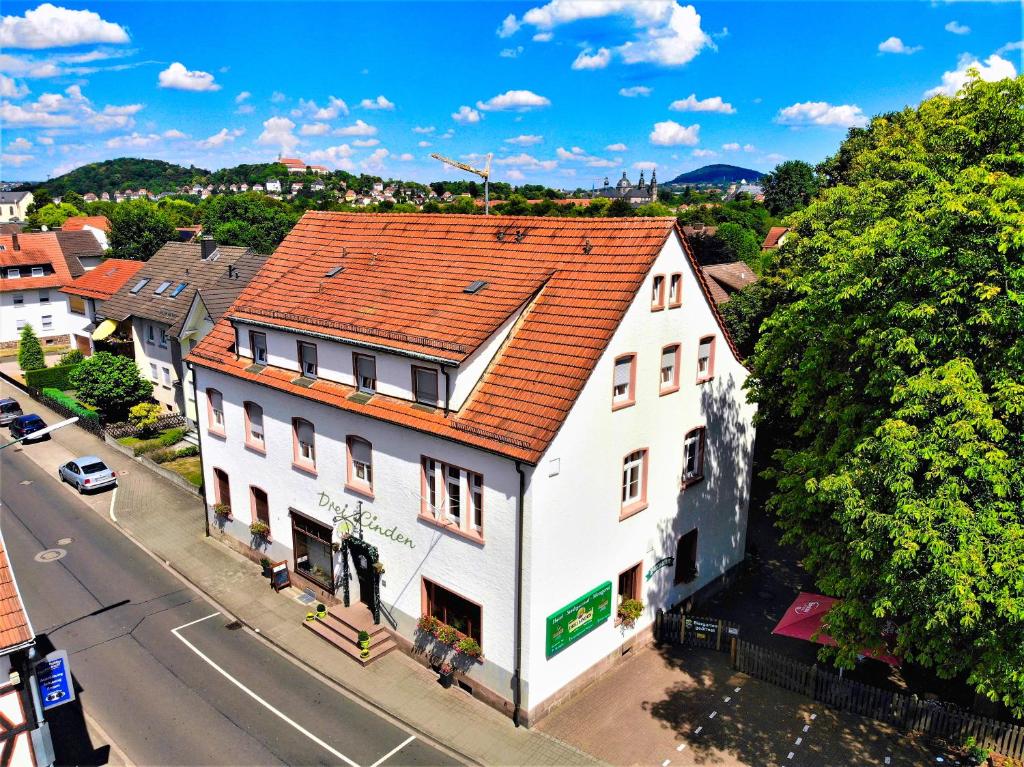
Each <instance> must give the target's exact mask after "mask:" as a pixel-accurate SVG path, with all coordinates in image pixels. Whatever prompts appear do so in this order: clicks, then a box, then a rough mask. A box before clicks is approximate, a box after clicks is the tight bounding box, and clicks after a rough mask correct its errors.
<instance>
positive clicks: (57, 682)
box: [36, 650, 75, 711]
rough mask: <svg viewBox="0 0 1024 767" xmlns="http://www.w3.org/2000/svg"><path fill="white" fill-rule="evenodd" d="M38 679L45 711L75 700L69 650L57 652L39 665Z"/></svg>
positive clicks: (37, 668)
mask: <svg viewBox="0 0 1024 767" xmlns="http://www.w3.org/2000/svg"><path fill="white" fill-rule="evenodd" d="M36 679H37V681H38V683H39V697H40V699H41V700H42V703H43V711H49V710H50V709H51V708H57V706H63V705H64V704H65V703H70V702H71V701H73V700H74V699H75V685H74V683H73V682H72V680H71V664H70V662H69V661H68V653H67V650H56V651H54V652H52V653H50V654H49V655H47V656H46V658H44V659H43V661H42V662H40V663H37V664H36Z"/></svg>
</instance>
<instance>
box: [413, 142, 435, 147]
mask: <svg viewBox="0 0 1024 767" xmlns="http://www.w3.org/2000/svg"><path fill="white" fill-rule="evenodd" d="M416 146H418V147H419V148H420V149H426V148H427V147H428V146H432V144H431V143H430V142H429V141H421V142H419V143H418V144H416Z"/></svg>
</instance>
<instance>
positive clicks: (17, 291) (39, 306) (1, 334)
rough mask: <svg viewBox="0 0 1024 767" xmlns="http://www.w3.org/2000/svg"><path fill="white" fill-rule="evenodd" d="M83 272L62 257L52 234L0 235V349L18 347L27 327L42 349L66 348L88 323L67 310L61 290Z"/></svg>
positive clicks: (74, 261)
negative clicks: (36, 337) (71, 339)
mask: <svg viewBox="0 0 1024 767" xmlns="http://www.w3.org/2000/svg"><path fill="white" fill-rule="evenodd" d="M72 266H73V267H74V273H73V272H72V268H71V267H72ZM84 271H85V270H84V269H83V268H82V266H81V264H80V263H79V262H78V261H77V260H76V259H69V258H68V257H67V256H66V254H65V252H64V251H63V249H62V248H61V244H60V242H59V240H58V238H57V233H55V232H32V233H28V234H25V233H22V234H11V235H2V236H0V349H6V348H14V347H16V346H17V345H18V339H19V337H20V335H21V330H22V328H24V327H25V325H26V324H30V325H32V328H33V329H34V330H35V331H36V335H37V336H39V340H40V342H41V343H42V345H43V348H44V349H45V348H46V347H47V346H63V345H65V344H67V343H68V342H69V334H70V333H71V332H72V331H74V330H77V329H78V328H79V327H80V326H84V325H85V324H86V322H85V321H84V318H79V317H77V316H75V315H73V314H71V313H70V312H69V310H68V297H67V296H65V295H64V294H63V293H61V292H60V289H61V288H62V287H64V286H65V285H67V284H68V283H69V282H71V280H72V279H73V277H74V276H75V273H77V274H83V273H84Z"/></svg>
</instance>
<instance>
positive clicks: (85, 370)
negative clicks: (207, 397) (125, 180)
mask: <svg viewBox="0 0 1024 767" xmlns="http://www.w3.org/2000/svg"><path fill="white" fill-rule="evenodd" d="M126 204H127V203H126ZM70 383H71V387H72V388H74V389H75V390H76V391H77V392H78V397H79V399H81V400H82V401H83V402H87V403H89V404H90V405H93V406H95V407H97V408H99V409H100V410H101V411H102V412H103V414H104V415H105V416H106V417H107V418H108V419H109V420H111V421H115V420H120V419H123V418H124V415H125V414H126V413H127V412H128V409H129V408H131V407H132V406H133V405H136V404H138V403H139V402H141V401H143V400H145V399H148V398H149V397H150V395H151V394H152V393H153V384H152V383H150V382H149V381H147V380H146V379H145V378H143V377H142V376H141V375H140V373H139V367H138V365H136V364H135V360H133V359H130V358H128V357H122V356H120V355H117V354H111V353H110V352H96V353H95V354H94V355H92V356H91V357H89V358H88V359H87V360H85V361H84V362H82V363H81V364H80V365H78V367H77V368H75V370H74V372H72V374H71V376H70Z"/></svg>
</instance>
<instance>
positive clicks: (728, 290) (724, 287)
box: [701, 261, 758, 305]
mask: <svg viewBox="0 0 1024 767" xmlns="http://www.w3.org/2000/svg"><path fill="white" fill-rule="evenodd" d="M701 269H703V270H704V274H705V276H706V277H707V278H708V281H707V282H708V287H709V288H710V290H711V297H712V298H714V300H715V303H716V304H719V305H721V304H724V303H726V302H728V300H729V299H730V298H732V297H733V295H734V294H735V293H737V292H739V291H741V290H743V289H744V288H746V287H747V286H748V285H753V284H754V283H755V282H757V279H758V278H757V274H755V273H754V270H753V269H751V268H750V267H749V266H748V265H747V264H745V263H744V262H742V261H733V262H731V263H727V264H708V265H707V266H702V267H701Z"/></svg>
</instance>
